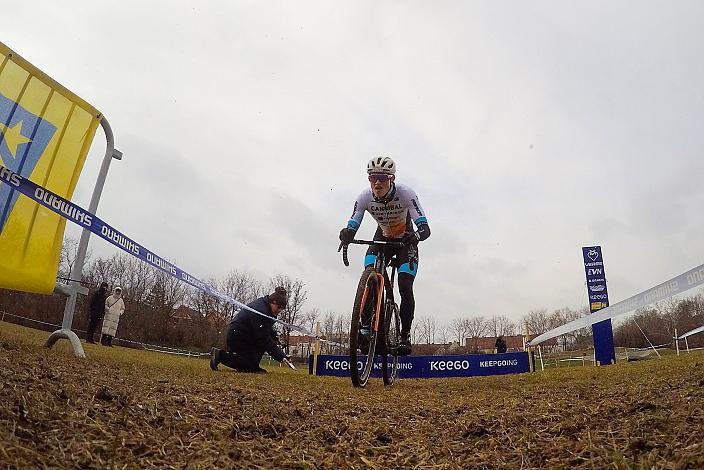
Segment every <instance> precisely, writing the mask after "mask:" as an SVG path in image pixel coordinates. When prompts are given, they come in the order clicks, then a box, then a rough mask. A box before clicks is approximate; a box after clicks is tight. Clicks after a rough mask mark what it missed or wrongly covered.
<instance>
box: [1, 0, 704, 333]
mask: <svg viewBox="0 0 704 470" xmlns="http://www.w3.org/2000/svg"><path fill="white" fill-rule="evenodd" d="M2 11H3V14H2V19H0V24H1V25H2V28H1V31H2V36H1V39H0V40H1V41H3V42H4V43H5V44H7V45H8V46H9V47H11V48H13V49H15V50H16V51H17V52H18V53H20V54H21V55H23V56H24V57H25V58H26V59H28V60H29V61H30V62H32V63H33V64H35V65H36V66H38V67H39V68H41V69H42V70H44V71H45V72H46V73H48V74H49V75H51V76H52V77H53V78H55V79H56V80H58V81H59V82H61V83H62V84H64V85H65V86H67V87H68V88H69V89H71V90H72V91H74V92H76V93H77V94H78V95H80V96H81V97H82V98H84V99H85V100H87V101H88V102H90V103H91V104H93V105H94V106H95V107H97V108H98V109H100V110H101V111H102V112H103V113H104V114H105V115H106V116H107V118H108V120H109V122H110V123H111V125H112V128H113V130H114V133H115V138H116V146H117V148H119V149H120V150H122V151H123V152H124V160H123V161H121V162H114V164H113V167H112V169H111V171H110V175H109V177H108V182H107V184H106V187H105V192H104V195H103V198H102V202H101V204H100V208H99V211H98V213H99V215H100V216H101V217H102V218H103V219H105V220H106V221H107V222H108V223H110V224H112V225H113V226H115V227H116V228H118V229H119V230H121V231H123V232H124V233H125V234H127V235H128V236H130V237H132V238H133V239H135V240H136V241H138V242H139V243H141V244H143V245H144V246H146V247H147V248H149V249H152V250H154V251H155V252H156V253H157V254H159V255H161V256H164V257H166V258H169V259H171V260H173V261H175V262H176V263H177V264H178V265H179V266H180V267H181V268H183V269H185V270H186V271H188V272H190V273H191V274H194V275H196V276H198V277H201V278H207V277H209V276H211V275H214V276H218V277H221V276H223V275H224V274H225V273H226V272H227V271H229V270H232V269H240V270H249V271H251V272H253V273H255V274H256V275H258V276H259V277H261V278H268V277H269V276H272V275H274V274H276V273H278V272H282V273H285V274H288V275H290V276H293V277H297V278H300V279H301V280H303V281H304V282H305V283H306V287H307V289H308V291H309V301H308V303H307V305H306V308H312V307H318V308H319V309H321V310H322V311H326V310H335V311H337V312H341V311H345V310H349V309H350V308H351V304H352V300H353V294H354V289H355V288H356V285H357V279H358V276H359V273H360V269H361V263H362V258H363V249H362V248H361V247H352V248H351V249H350V252H351V257H352V258H353V260H352V266H351V267H350V268H345V267H344V266H343V265H342V262H341V260H340V258H339V255H338V253H337V252H336V249H337V244H338V242H337V235H338V231H339V230H340V228H342V227H343V226H344V225H345V224H346V222H347V219H348V218H349V215H350V213H351V210H352V205H353V202H354V199H355V198H356V196H357V195H358V194H359V192H360V191H361V190H362V189H363V188H364V187H365V186H366V185H367V184H368V183H367V181H366V174H365V168H366V162H367V160H368V159H369V158H371V157H373V156H377V155H389V156H392V157H393V158H394V159H395V160H396V162H397V165H398V171H397V181H399V182H401V183H405V184H408V185H410V186H411V187H413V188H414V189H415V190H416V192H417V193H418V195H419V197H420V200H421V203H422V204H423V206H424V208H425V210H426V212H427V215H428V219H429V222H430V225H431V228H432V231H433V234H432V236H431V237H430V239H428V240H427V241H425V242H423V243H422V244H421V248H420V251H421V263H420V271H419V274H418V277H417V280H416V284H415V293H416V304H417V307H416V316H419V315H429V316H435V317H437V318H438V319H439V320H441V321H447V320H449V319H451V318H453V317H456V316H467V315H485V316H491V315H496V314H503V315H508V316H509V317H511V318H514V319H517V318H519V317H520V316H522V315H524V314H526V313H528V311H530V310H532V309H538V308H546V309H548V310H553V309H557V308H561V307H570V308H572V309H577V308H581V307H583V306H586V305H587V295H586V290H585V286H584V268H583V264H582V259H581V256H582V254H581V247H582V246H587V245H595V244H599V245H601V246H602V249H603V253H604V258H605V262H606V274H607V281H608V286H609V293H610V297H611V303H615V302H617V301H619V300H622V299H624V298H626V297H629V296H631V295H633V294H636V293H638V292H640V291H642V290H644V289H646V288H649V287H651V286H653V285H655V284H657V283H659V282H661V281H664V280H665V279H667V278H670V277H672V276H675V275H677V274H680V273H681V272H683V271H685V270H688V269H690V268H692V267H694V266H696V265H698V264H700V263H701V262H702V258H703V254H704V247H703V246H702V233H703V232H704V220H703V219H702V216H701V213H702V205H703V203H704V191H703V190H702V175H703V174H704V171H703V170H704V161H703V159H702V153H703V150H704V132H703V130H702V123H703V122H704V90H703V87H704V85H703V84H704V62H703V61H702V57H703V56H704V50H703V49H704V47H703V46H704V28H702V24H704V3H702V2H699V1H692V2H687V1H677V2H664V1H661V2H654V1H645V2H644V1H616V2H614V1H589V2H586V1H582V2H559V1H553V2H540V1H533V2H523V1H507V2H488V1H487V2H467V1H452V2H450V1H434V2H427V1H386V2H384V1H369V2H367V1H354V2H352V1H348V2H342V1H340V2H330V1H319V2H307V1H297V2H262V1H250V2H241V1H207V2H206V1H201V2H197V1H190V2H182V1H176V0H170V1H161V2H154V1H150V2H144V1H126V0H120V1H99V2H88V1H81V2H78V1H74V2H71V1H62V2H55V1H37V2H30V3H27V2H8V3H7V4H5V5H3V7H2ZM104 148H105V147H104V137H103V133H102V131H101V130H100V129H99V130H98V133H97V134H96V139H95V141H94V144H93V148H92V150H91V153H90V155H89V160H88V162H87V164H86V168H85V170H84V173H83V176H82V178H81V181H80V183H79V186H78V189H77V191H76V194H75V196H74V201H75V202H77V203H79V204H81V205H83V206H84V207H87V206H88V201H89V199H90V193H91V191H92V188H93V182H94V181H95V176H96V174H97V169H98V166H99V161H100V160H101V158H102V154H103V152H104ZM374 228H375V223H374V221H373V219H372V218H371V217H370V216H369V215H368V214H367V216H366V217H365V220H364V222H363V224H362V229H361V234H366V235H371V234H372V233H373V230H374ZM67 233H68V234H69V235H73V236H78V231H77V230H76V229H74V228H72V227H71V228H69V230H68V231H67ZM91 249H92V250H93V253H94V254H96V255H106V254H110V253H112V252H114V251H115V250H114V249H113V248H112V247H111V246H110V245H108V244H107V243H106V242H104V241H102V240H99V239H93V240H92V242H91Z"/></svg>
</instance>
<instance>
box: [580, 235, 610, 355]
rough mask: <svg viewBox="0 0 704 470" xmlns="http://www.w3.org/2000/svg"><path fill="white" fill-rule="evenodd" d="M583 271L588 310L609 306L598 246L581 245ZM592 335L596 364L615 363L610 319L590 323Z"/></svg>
mask: <svg viewBox="0 0 704 470" xmlns="http://www.w3.org/2000/svg"><path fill="white" fill-rule="evenodd" d="M582 258H583V259H584V273H585V274H586V276H587V294H588V295H589V312H590V313H594V312H597V311H599V310H601V309H602V308H606V307H608V306H609V292H608V290H607V288H606V273H605V271H604V259H603V258H602V255H601V247H600V246H584V247H582ZM592 333H593V335H594V356H595V359H596V361H597V363H598V364H601V365H608V364H615V363H616V351H615V349H614V333H613V330H612V328H611V319H608V320H604V321H602V322H599V323H595V324H593V325H592Z"/></svg>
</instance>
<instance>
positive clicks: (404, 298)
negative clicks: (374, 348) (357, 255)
mask: <svg viewBox="0 0 704 470" xmlns="http://www.w3.org/2000/svg"><path fill="white" fill-rule="evenodd" d="M367 174H368V178H369V183H370V187H369V188H367V189H365V190H364V191H362V193H361V194H360V195H359V196H358V197H357V200H356V201H355V203H354V210H353V211H352V217H351V218H350V220H349V221H348V222H347V227H345V228H343V229H342V230H341V231H340V241H342V242H343V243H349V242H351V241H352V240H353V239H354V235H355V233H356V232H357V229H359V226H360V225H361V223H362V218H363V217H364V211H368V212H369V213H370V214H371V215H372V217H374V220H376V222H377V224H378V227H377V230H376V233H375V234H374V240H385V241H401V242H402V243H403V244H404V246H403V248H399V247H384V250H385V255H386V257H387V259H390V258H391V256H393V255H396V258H397V260H398V263H399V268H398V288H399V292H400V293H401V308H400V316H401V348H402V350H401V351H400V353H401V354H410V353H411V341H410V332H411V324H412V323H413V313H414V310H415V307H416V303H415V299H414V298H413V280H414V279H415V276H416V274H417V272H418V242H419V241H422V240H425V239H426V238H428V237H429V236H430V226H429V225H428V219H427V218H426V216H425V213H424V212H423V208H422V207H421V205H420V203H419V202H418V196H416V193H415V191H413V189H411V188H409V187H408V186H405V185H401V184H396V181H395V180H396V176H395V175H396V164H395V163H394V161H393V160H392V159H391V158H389V157H376V158H372V159H371V160H369V163H368V164H367ZM411 222H413V223H414V224H415V226H416V228H417V230H416V231H413V225H412V224H411ZM377 250H378V248H377V247H374V246H371V247H369V249H368V250H367V255H366V257H365V258H364V265H365V267H366V266H373V265H374V262H375V261H376V253H377ZM411 261H412V263H411ZM411 264H413V269H411ZM362 331H363V332H364V329H363V330H362ZM367 331H368V330H367Z"/></svg>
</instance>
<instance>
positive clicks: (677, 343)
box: [675, 328, 680, 356]
mask: <svg viewBox="0 0 704 470" xmlns="http://www.w3.org/2000/svg"><path fill="white" fill-rule="evenodd" d="M675 349H677V355H678V356H679V355H680V340H679V339H677V328H675Z"/></svg>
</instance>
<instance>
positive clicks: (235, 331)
mask: <svg viewBox="0 0 704 470" xmlns="http://www.w3.org/2000/svg"><path fill="white" fill-rule="evenodd" d="M248 307H249V308H251V309H253V310H256V311H258V312H261V313H263V314H264V315H266V316H264V315H259V314H256V313H254V312H251V311H249V310H247V309H244V308H243V309H241V310H240V311H239V312H238V313H237V315H235V318H233V319H232V320H231V321H230V324H229V325H228V327H227V341H226V343H227V344H226V346H227V350H226V351H221V350H220V349H218V348H212V349H211V351H210V368H211V369H213V370H217V369H218V364H220V363H221V362H222V363H223V364H225V365H226V366H227V367H230V368H232V369H235V370H237V371H240V372H266V370H264V369H262V368H261V367H259V362H260V361H261V360H262V357H263V356H264V353H265V352H268V353H269V355H270V356H271V357H273V358H274V359H276V360H277V361H279V362H283V363H286V364H289V359H288V356H286V353H284V352H283V351H282V350H281V347H280V345H279V344H278V335H277V334H276V331H275V330H274V323H275V320H276V317H277V316H278V315H279V313H280V312H281V311H282V310H283V309H285V308H286V289H284V288H283V287H277V288H276V290H275V291H274V293H273V294H269V295H265V296H264V297H261V298H259V299H257V300H255V301H254V302H252V303H251V304H249V305H248Z"/></svg>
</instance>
